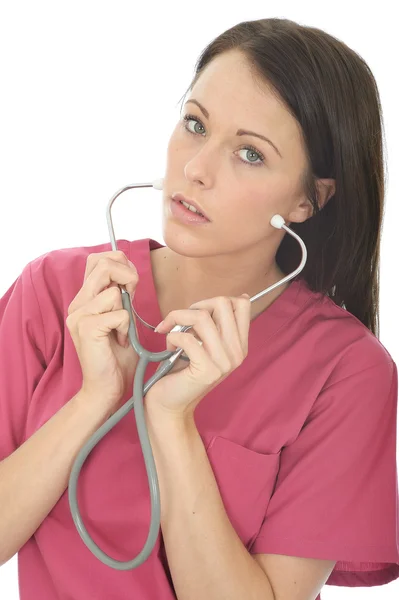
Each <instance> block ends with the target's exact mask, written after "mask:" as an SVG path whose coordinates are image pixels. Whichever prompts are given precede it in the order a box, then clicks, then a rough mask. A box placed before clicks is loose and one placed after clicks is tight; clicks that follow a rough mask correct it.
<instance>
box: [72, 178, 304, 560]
mask: <svg viewBox="0 0 399 600" xmlns="http://www.w3.org/2000/svg"><path fill="white" fill-rule="evenodd" d="M144 187H153V188H155V189H156V190H162V188H163V179H156V180H155V181H153V182H152V183H133V184H131V185H127V186H126V187H123V188H122V189H120V190H119V191H118V192H116V194H115V195H114V196H112V198H111V200H110V201H109V203H108V206H107V223H108V230H109V235H110V238H111V246H112V250H115V251H116V250H118V248H117V245H116V241H115V234H114V228H113V225H112V219H111V207H112V205H113V203H114V202H115V200H116V198H118V196H120V195H121V194H122V193H123V192H125V191H126V190H130V189H132V188H144ZM270 224H271V225H272V226H273V227H275V228H276V229H285V231H287V233H289V234H290V235H292V236H293V237H294V238H295V239H296V240H298V242H299V244H300V246H301V249H302V260H301V262H300V265H299V267H298V268H297V269H295V271H293V272H292V273H290V274H289V275H287V276H286V277H283V279H281V281H278V282H277V283H274V284H273V285H271V286H270V287H268V288H266V289H265V290H263V291H262V292H259V294H256V295H255V296H252V298H250V302H255V300H258V299H259V298H262V296H264V295H265V294H267V293H268V292H271V291H272V290H274V289H275V288H276V287H278V286H279V285H282V284H283V283H285V282H286V281H289V280H290V279H292V278H293V277H295V276H296V275H297V274H298V273H300V272H301V271H302V269H303V267H304V266H305V263H306V258H307V250H306V246H305V244H304V242H303V240H302V239H301V238H300V237H299V236H298V235H297V234H296V233H295V232H294V231H292V230H291V229H290V228H289V227H287V225H285V221H284V219H283V217H281V216H280V215H274V216H273V217H272V218H271V220H270ZM119 287H120V289H121V292H122V305H123V308H125V309H126V310H127V311H128V313H129V315H130V324H129V331H128V336H129V340H130V343H131V344H132V346H133V348H134V349H135V351H136V352H137V354H138V357H139V361H138V363H137V368H136V373H135V377H134V384H133V396H132V397H131V398H130V400H128V401H127V402H126V403H125V404H124V405H123V406H122V407H121V408H120V409H119V410H118V411H117V412H115V413H114V414H113V415H112V416H111V417H110V418H109V419H108V420H107V421H106V422H105V423H104V424H103V425H102V426H101V427H100V428H99V429H98V430H97V431H96V432H95V433H94V434H93V435H92V436H91V437H90V439H89V440H88V441H87V442H86V444H85V445H84V446H83V447H82V449H81V450H80V451H79V454H78V455H77V458H76V460H75V462H74V464H73V466H72V470H71V474H70V477H69V484H68V486H69V488H68V495H69V505H70V509H71V513H72V518H73V521H74V523H75V526H76V528H77V530H78V532H79V535H80V537H81V538H82V540H83V542H84V543H85V544H86V546H87V547H88V548H89V550H90V551H91V552H92V553H93V554H94V555H95V556H96V557H97V558H98V559H99V560H101V561H102V562H103V563H104V564H106V565H108V566H109V567H112V568H114V569H118V570H120V571H127V570H128V569H135V568H136V567H138V566H140V565H141V564H142V563H143V562H144V561H145V560H147V558H148V557H149V555H150V554H151V552H152V550H153V548H154V546H155V543H156V540H157V538H158V534H159V530H160V523H161V510H160V498H159V484H158V476H157V471H156V467H155V462H154V456H153V453H152V448H151V444H150V440H149V437H148V431H147V427H146V422H145V416H144V407H143V397H144V396H145V395H146V393H147V392H148V390H149V389H150V388H151V387H152V386H153V385H154V383H156V382H157V381H158V380H159V379H161V377H163V376H164V375H166V374H167V373H169V371H170V370H171V369H172V368H173V365H174V363H175V362H176V360H177V359H178V358H179V357H180V358H182V359H184V360H189V358H188V357H187V356H186V355H185V354H184V355H183V356H181V355H182V353H183V348H178V349H177V350H175V351H174V352H173V351H169V350H164V351H163V352H149V351H148V350H146V349H145V348H143V346H142V345H141V344H140V342H139V341H138V338H137V334H136V328H135V325H134V320H133V315H132V309H133V311H134V314H135V315H136V316H137V317H138V318H139V319H140V321H141V322H142V323H143V324H144V325H145V326H146V327H149V328H150V329H155V327H153V326H152V325H149V324H148V323H146V322H145V321H144V320H143V319H142V318H141V317H140V316H139V315H138V314H137V312H136V311H135V310H134V308H133V306H132V303H131V300H130V295H129V293H128V292H127V291H126V290H125V289H124V287H123V286H119ZM191 328H192V326H191V325H182V326H180V325H176V326H175V327H174V328H173V329H172V331H183V332H184V331H188V330H189V329H191ZM160 361H163V362H162V365H160V367H159V369H158V370H157V371H156V372H155V373H154V375H153V376H152V377H150V378H149V379H148V381H147V382H146V383H145V384H144V382H143V380H144V374H145V371H146V368H147V365H148V363H149V362H160ZM132 408H134V414H135V418H136V423H137V431H138V434H139V439H140V444H141V448H142V451H143V456H144V463H145V467H146V470H147V476H148V483H149V487H150V498H151V522H150V530H149V533H148V537H147V540H146V542H145V544H144V547H143V549H142V550H141V552H140V553H139V554H138V555H137V556H136V558H134V559H133V560H130V561H126V562H123V561H119V560H115V559H113V558H111V557H110V556H108V555H107V554H106V553H105V552H103V551H102V550H101V549H100V548H99V547H98V546H97V544H96V543H95V542H94V541H93V540H92V538H91V537H90V536H89V534H88V532H87V529H86V528H85V526H84V524H83V521H82V518H81V516H80V513H79V507H78V503H77V494H76V488H77V481H78V477H79V474H80V470H81V468H82V466H83V463H84V462H85V460H86V458H87V456H88V455H89V454H90V452H91V451H92V449H93V448H94V446H95V445H96V444H98V442H99V441H100V440H101V439H102V438H103V437H104V436H105V435H106V434H107V433H108V432H109V431H110V430H111V429H112V428H113V427H114V426H115V425H116V424H117V423H119V421H120V420H121V419H122V418H123V417H124V416H125V415H127V413H128V412H129V411H130V410H131V409H132Z"/></svg>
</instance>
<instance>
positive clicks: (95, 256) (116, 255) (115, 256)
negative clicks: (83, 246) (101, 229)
mask: <svg viewBox="0 0 399 600" xmlns="http://www.w3.org/2000/svg"><path fill="white" fill-rule="evenodd" d="M103 257H105V258H111V259H112V260H115V261H118V262H121V263H123V264H125V265H128V264H129V260H128V258H127V256H126V255H125V253H124V252H122V250H111V251H109V252H95V253H92V254H89V256H88V257H87V259H86V269H85V274H84V278H83V283H84V282H85V281H86V279H87V278H88V276H89V275H90V273H91V272H92V271H93V269H94V268H95V267H96V266H97V263H98V261H99V260H100V258H103Z"/></svg>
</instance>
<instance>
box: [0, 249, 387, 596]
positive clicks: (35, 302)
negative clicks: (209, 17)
mask: <svg viewBox="0 0 399 600" xmlns="http://www.w3.org/2000/svg"><path fill="white" fill-rule="evenodd" d="M159 247H161V244H160V243H158V242H156V241H154V240H151V239H148V238H146V239H143V240H136V241H133V242H132V241H127V240H119V241H118V248H119V249H120V250H122V251H123V252H125V254H126V255H127V256H128V258H129V259H130V260H131V261H132V262H133V263H134V264H135V266H136V267H137V269H138V272H139V276H140V281H139V285H138V288H137V291H136V296H135V299H134V306H135V308H136V310H137V311H138V313H139V314H140V316H142V318H143V319H145V320H146V321H147V322H149V323H151V324H153V325H156V324H157V323H159V321H160V320H161V314H160V309H159V305H158V300H157V296H156V291H155V284H154V280H153V277H152V270H151V262H150V254H149V252H150V249H153V248H159ZM110 249H111V246H110V244H109V243H105V244H101V245H98V246H91V247H82V248H67V249H59V250H54V251H52V252H48V253H47V254H44V255H43V256H40V257H38V258H36V259H34V260H32V261H31V262H30V263H28V264H27V266H26V267H25V268H24V269H23V271H22V273H21V275H20V276H19V277H18V278H17V279H16V280H15V281H14V283H13V284H12V285H11V287H10V288H9V289H8V290H7V291H6V293H5V294H4V295H3V297H2V298H1V299H0V365H1V368H0V459H3V458H5V457H6V456H8V455H10V454H11V453H12V452H14V451H15V450H16V448H18V447H19V446H20V445H21V444H22V443H23V442H24V441H25V440H26V439H28V438H29V437H30V436H31V435H32V434H33V433H34V432H35V431H37V430H38V429H39V428H40V427H41V426H42V425H43V424H44V423H45V422H46V421H47V420H48V419H50V418H51V417H52V416H53V415H54V414H55V413H56V412H57V411H58V410H59V409H60V408H61V407H62V406H63V405H64V404H65V403H66V402H68V400H69V399H70V398H72V396H74V394H75V393H76V392H77V391H78V390H79V388H80V386H81V383H82V381H81V378H82V373H81V369H80V364H79V360H78V358H77V354H76V351H75V347H74V345H73V342H72V339H71V337H70V334H69V331H68V329H67V327H66V325H65V319H66V316H67V310H68V306H69V304H70V303H71V301H72V299H73V298H74V297H75V296H76V294H77V292H78V291H79V289H80V288H81V286H82V283H83V276H84V270H85V266H86V259H87V256H88V254H90V253H96V252H103V251H106V250H110ZM138 334H139V338H140V341H141V343H142V344H143V345H144V346H145V347H146V348H148V349H150V350H152V351H161V350H164V349H165V347H166V346H165V338H164V336H160V335H158V334H156V333H154V332H153V331H151V330H149V329H148V328H146V327H145V326H143V325H142V324H141V322H140V321H138ZM157 366H158V365H157V364H152V365H150V366H149V367H148V371H147V373H146V380H147V378H148V377H150V375H152V374H153V372H154V371H155V370H156V368H157ZM397 377H398V375H397V367H396V364H395V362H394V361H393V359H392V357H391V356H390V354H389V353H388V351H387V350H386V349H385V348H384V346H383V345H382V344H381V343H380V342H379V341H378V340H377V338H376V337H375V336H373V335H372V334H371V332H370V331H369V330H368V329H367V328H366V327H365V326H364V325H363V324H362V323H360V321H359V320H358V319H356V318H355V317H354V316H353V315H351V314H350V313H348V312H347V311H345V310H344V309H342V308H339V307H337V306H336V305H335V304H334V302H333V301H332V300H331V299H330V298H328V297H324V296H323V295H321V294H316V293H313V292H312V291H311V290H310V289H309V288H308V287H307V285H306V283H305V282H304V281H301V280H295V281H292V282H291V284H290V286H289V287H288V288H287V289H286V290H284V292H283V293H282V294H281V295H280V296H279V297H278V298H277V299H276V300H275V301H274V302H273V303H272V304H271V305H270V306H269V308H268V309H267V310H266V311H265V312H264V313H263V314H261V315H259V316H258V317H257V318H256V319H255V320H254V321H253V322H252V323H251V326H250V333H249V353H248V356H247V358H246V360H245V361H244V362H243V363H242V365H241V366H240V367H239V368H238V369H236V370H235V371H234V372H233V373H232V374H231V375H230V376H229V377H228V378H227V379H226V380H225V381H224V382H223V383H222V384H220V385H219V386H218V387H217V388H215V389H214V390H213V391H212V392H211V393H209V394H208V395H207V396H206V397H205V398H204V399H203V400H202V402H201V403H200V404H199V405H198V407H197V409H196V413H195V420H196V424H197V427H198V430H199V432H200V434H201V437H202V439H203V442H204V445H205V447H206V449H207V453H208V457H209V460H210V463H211V465H212V468H213V471H214V473H215V477H216V480H217V482H218V485H219V489H220V493H221V495H222V499H223V502H224V505H225V508H226V511H227V513H228V515H229V518H230V521H231V523H232V525H233V526H234V528H235V529H236V531H237V533H238V535H239V536H240V538H241V540H242V541H243V543H244V544H245V546H246V548H247V549H248V550H249V552H251V553H252V554H256V553H273V554H286V555H291V556H300V557H313V558H320V559H331V560H336V561H337V564H336V567H335V569H334V571H333V572H332V574H331V576H330V577H329V579H328V581H327V584H328V585H340V586H375V585H381V584H385V583H388V582H390V581H392V580H394V579H396V578H398V577H399V525H398V522H399V521H398V512H399V509H398V480H397V464H396V423H397V385H398V379H397ZM130 396H131V392H129V393H128V394H127V395H126V400H128V399H129V398H130ZM78 501H79V506H80V510H81V514H82V518H83V519H84V522H85V524H86V527H87V528H88V531H89V533H90V534H91V536H92V537H93V539H94V540H95V542H96V543H97V544H98V545H99V546H100V547H101V548H102V549H103V550H104V551H105V552H106V553H107V554H109V555H110V556H112V557H114V558H115V559H117V560H123V561H126V560H130V559H132V558H134V557H135V556H136V555H137V554H138V553H139V552H140V551H141V549H142V547H143V545H144V543H145V540H146V538H147V535H148V529H149V521H150V495H149V489H148V480H147V475H146V470H145V465H144V460H143V456H142V451H141V446H140V443H139V439H138V435H137V428H136V422H135V418H134V412H133V411H131V412H130V413H129V414H128V415H127V416H126V417H125V418H124V419H123V420H122V421H121V422H119V423H118V425H117V426H116V427H114V429H112V430H111V432H109V433H108V434H107V435H106V436H105V438H103V439H102V440H101V441H100V442H99V444H98V445H97V446H96V447H95V448H94V450H93V451H92V453H91V455H90V456H89V457H88V459H87V460H86V462H85V464H84V466H83V468H82V472H81V477H80V480H79V490H78ZM161 533H162V532H161ZM161 533H160V535H159V536H158V540H157V543H156V546H155V548H154V550H153V552H152V554H151V555H150V557H149V558H148V559H147V561H146V562H144V563H143V564H142V565H141V566H140V567H138V568H136V569H134V570H131V571H117V570H114V569H111V568H110V567H108V566H106V565H104V564H103V563H102V562H100V561H99V560H98V559H97V558H95V557H94V556H93V554H91V552H90V551H89V550H88V548H87V547H86V546H85V544H84V543H83V541H82V540H81V538H80V536H79V534H78V532H77V530H76V528H75V526H74V523H73V520H72V517H71V514H70V508H69V502H68V490H66V491H65V493H64V494H63V495H62V496H61V498H60V500H59V501H58V502H57V504H56V505H55V506H54V508H53V509H52V510H51V511H50V513H49V514H48V515H47V517H46V518H45V519H44V521H43V523H42V524H41V525H40V527H39V528H38V529H37V530H36V532H35V533H34V535H33V536H32V537H31V538H30V539H29V540H28V541H27V543H26V544H25V545H24V546H23V547H22V548H21V549H20V551H19V553H18V567H19V586H20V597H21V600H36V599H39V598H40V600H42V599H44V598H45V599H46V600H60V599H64V600H67V599H68V600H69V599H71V598H73V599H74V600H87V599H88V598H98V599H100V598H107V599H111V598H115V599H116V598H117V599H118V600H131V598H140V599H141V600H172V599H173V598H176V596H175V593H174V589H173V584H172V580H171V577H170V573H169V570H168V563H167V556H166V553H165V548H164V545H163V539H162V534H161ZM319 598H320V596H319Z"/></svg>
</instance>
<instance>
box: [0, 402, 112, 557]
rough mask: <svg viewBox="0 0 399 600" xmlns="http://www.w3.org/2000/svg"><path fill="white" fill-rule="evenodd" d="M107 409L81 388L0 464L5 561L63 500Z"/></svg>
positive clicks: (0, 544)
mask: <svg viewBox="0 0 399 600" xmlns="http://www.w3.org/2000/svg"><path fill="white" fill-rule="evenodd" d="M106 413H107V411H106V410H105V409H103V408H101V405H100V404H99V403H98V404H97V405H95V404H94V402H92V401H89V400H86V399H85V397H84V395H83V393H82V392H78V393H77V394H76V395H75V396H74V397H73V398H72V399H71V400H69V401H68V402H67V403H66V404H65V405H64V406H63V407H62V408H61V409H60V410H58V411H57V412H56V413H55V414H54V415H53V416H52V417H51V418H50V419H49V420H48V421H47V422H46V423H45V424H44V425H42V427H40V429H38V430H37V431H36V432H35V433H34V434H33V435H32V436H31V437H29V438H28V439H27V440H26V441H25V442H24V443H23V444H22V445H21V446H20V447H19V448H17V450H15V452H13V453H12V454H11V455H10V456H8V457H7V458H5V459H4V460H3V461H2V462H1V463H0V566H1V565H2V564H4V563H5V562H7V561H8V560H9V559H10V558H12V556H14V554H15V553H16V552H18V551H19V550H20V548H21V547H22V546H23V545H24V544H25V543H26V542H27V540H28V539H29V538H30V537H31V536H32V535H33V534H34V532H35V531H36V529H37V528H38V527H39V525H40V524H41V523H42V522H43V520H44V519H45V517H46V516H47V515H48V513H49V512H50V511H51V510H52V508H53V507H54V505H55V504H56V503H57V502H58V500H59V499H60V497H61V496H62V494H63V493H64V491H65V490H66V488H67V486H68V481H69V476H70V472H71V469H72V466H73V463H74V461H75V459H76V456H77V454H78V453H79V450H80V448H81V447H82V446H83V445H84V444H85V443H86V442H87V440H88V439H89V438H90V436H91V435H92V434H93V433H94V432H95V431H96V429H98V428H99V427H100V426H101V425H102V424H103V423H105V421H106V420H107V414H106Z"/></svg>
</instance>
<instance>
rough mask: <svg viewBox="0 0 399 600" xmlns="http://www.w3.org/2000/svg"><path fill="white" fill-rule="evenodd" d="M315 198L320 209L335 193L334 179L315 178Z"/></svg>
mask: <svg viewBox="0 0 399 600" xmlns="http://www.w3.org/2000/svg"><path fill="white" fill-rule="evenodd" d="M315 183H316V188H317V199H318V204H319V207H320V210H321V209H322V208H324V207H325V205H326V204H327V202H328V201H329V199H330V198H331V196H334V194H335V179H316V181H315Z"/></svg>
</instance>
